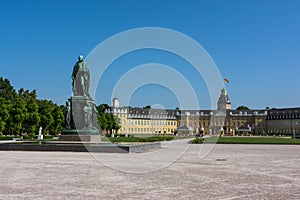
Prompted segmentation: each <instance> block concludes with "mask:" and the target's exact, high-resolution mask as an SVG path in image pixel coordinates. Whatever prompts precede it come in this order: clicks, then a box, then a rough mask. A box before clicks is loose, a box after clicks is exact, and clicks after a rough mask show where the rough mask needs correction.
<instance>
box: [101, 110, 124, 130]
mask: <svg viewBox="0 0 300 200" xmlns="http://www.w3.org/2000/svg"><path fill="white" fill-rule="evenodd" d="M96 109H97V111H98V114H97V119H98V123H99V125H100V127H101V129H102V130H112V129H114V130H119V129H120V119H119V118H118V117H117V116H115V115H113V114H111V113H106V112H105V111H106V110H110V109H111V108H110V106H109V105H107V104H101V105H99V106H96Z"/></svg>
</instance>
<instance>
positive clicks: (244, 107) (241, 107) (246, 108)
mask: <svg viewBox="0 0 300 200" xmlns="http://www.w3.org/2000/svg"><path fill="white" fill-rule="evenodd" d="M236 110H250V109H249V108H248V107H247V106H239V107H237V108H236Z"/></svg>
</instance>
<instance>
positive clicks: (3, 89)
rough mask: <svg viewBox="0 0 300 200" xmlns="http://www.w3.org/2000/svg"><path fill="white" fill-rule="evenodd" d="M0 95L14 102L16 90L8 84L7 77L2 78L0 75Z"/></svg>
mask: <svg viewBox="0 0 300 200" xmlns="http://www.w3.org/2000/svg"><path fill="white" fill-rule="evenodd" d="M0 97H3V98H4V99H6V100H9V101H11V102H15V100H16V98H17V93H16V90H15V89H14V88H13V86H12V85H11V84H10V81H9V80H8V79H3V78H2V77H0Z"/></svg>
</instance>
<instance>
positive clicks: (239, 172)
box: [0, 140, 300, 200]
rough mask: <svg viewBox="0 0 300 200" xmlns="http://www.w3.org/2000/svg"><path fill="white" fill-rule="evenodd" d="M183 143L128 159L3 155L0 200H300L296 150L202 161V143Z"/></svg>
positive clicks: (229, 153)
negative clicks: (200, 152) (200, 154)
mask: <svg viewBox="0 0 300 200" xmlns="http://www.w3.org/2000/svg"><path fill="white" fill-rule="evenodd" d="M186 143H187V140H181V141H179V142H177V143H176V142H173V144H174V145H173V146H169V145H168V143H165V144H163V148H162V149H161V150H157V151H152V152H145V153H131V154H105V153H93V154H91V153H75V152H37V151H35V152H29V151H27V152H26V151H1V152H0V159H1V162H0V170H1V175H0V179H1V180H0V199H18V200H20V199H299V198H300V167H299V166H300V146H295V145H290V146H288V145H228V144H227V145H221V144H218V145H215V146H214V148H213V149H212V151H211V152H210V153H209V154H208V155H207V156H206V157H204V158H200V157H199V149H201V146H202V145H201V144H196V145H187V144H186ZM181 146H185V147H187V148H185V149H184V151H182V149H180V147H181ZM178 149H180V151H182V152H181V154H180V153H179V151H176V150H178ZM175 154H178V155H175ZM179 154H180V155H179ZM153 166H154V167H153Z"/></svg>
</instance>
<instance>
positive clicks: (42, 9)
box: [0, 0, 300, 109]
mask: <svg viewBox="0 0 300 200" xmlns="http://www.w3.org/2000/svg"><path fill="white" fill-rule="evenodd" d="M299 10H300V1H298V0H294V1H292V0H288V1H286V0H281V1H278V0H274V1H269V0H265V1H261V0H258V1H256V0H249V1H247V0H244V1H240V0H227V1H223V0H219V1H213V0H210V1H201V0H195V1H183V0H182V1H175V0H165V1H161V0H157V1H156V0H151V1H150V0H149V1H145V0H136V1H134V0H127V1H121V0H120V1H112V0H109V1H91V0H87V1H83V0H82V1H79V0H72V1H71V0H69V1H65V0H51V1H47V0H44V1H38V0H36V1H21V0H20V1H16V0H1V1H0V55H1V62H0V76H3V77H5V78H8V79H9V80H10V81H11V83H12V85H13V86H14V87H15V88H16V89H18V88H21V87H23V88H25V89H29V90H33V89H36V90H37V92H38V97H39V98H42V99H44V98H46V99H50V100H53V101H54V102H56V103H58V104H64V102H65V101H66V100H67V98H68V97H69V96H70V95H71V73H72V68H73V66H74V64H75V62H76V61H77V56H78V55H80V54H82V55H84V56H87V55H88V54H89V53H90V51H91V50H92V49H93V48H95V47H96V46H97V45H98V44H99V43H100V42H102V41H104V40H106V39H107V38H109V37H111V36H113V35H115V34H117V33H120V32H122V31H126V30H129V29H133V28H140V27H164V28H168V29H173V30H176V31H179V32H181V33H184V34H186V35H188V36H189V37H191V38H193V39H194V40H196V41H197V42H198V43H199V44H201V45H202V46H203V47H204V48H205V49H206V51H207V52H208V53H209V55H210V56H211V58H212V59H213V60H214V62H215V63H216V65H217V67H218V69H219V71H220V73H221V75H222V77H226V78H227V79H228V80H229V81H230V82H229V83H228V84H225V85H226V88H227V90H228V93H229V97H230V99H231V102H232V107H233V108H236V107H237V106H239V105H246V106H248V107H250V108H253V109H254V108H256V109H259V108H265V107H266V106H269V107H277V108H279V107H299V106H300V92H299V75H300V12H299ZM153 62H156V63H163V64H168V66H171V67H174V68H175V69H177V70H178V71H180V73H181V74H183V75H184V76H185V77H186V78H187V79H188V80H189V81H190V82H191V84H192V86H193V88H194V90H195V92H196V93H197V96H198V98H199V99H200V102H201V105H200V107H201V108H203V109H207V108H209V107H210V104H209V101H208V98H207V88H206V86H205V84H204V82H203V80H202V78H201V77H198V76H196V75H195V73H194V72H193V70H191V69H188V67H185V66H188V65H189V64H188V63H186V62H185V61H184V60H182V59H180V58H178V57H176V56H174V55H172V54H169V53H166V52H162V51H156V50H144V51H137V52H132V53H130V54H128V55H125V56H122V57H121V58H120V59H118V60H116V61H115V62H114V63H113V64H112V66H111V67H110V68H109V69H108V70H107V72H106V76H105V77H104V78H103V79H102V80H101V81H100V83H99V85H98V90H97V95H96V97H95V99H96V103H97V104H100V103H108V104H110V101H111V100H110V98H111V96H110V90H111V89H112V85H114V84H115V83H116V82H117V81H118V79H119V78H120V77H121V76H122V74H124V73H126V72H127V71H128V70H130V69H131V68H133V67H135V66H137V65H140V64H144V63H153ZM121 66H122V67H121ZM180 69H181V70H180ZM120 101H121V105H122V100H121V99H120ZM154 104H161V105H163V106H164V107H167V108H175V107H176V106H178V100H177V99H176V95H174V94H172V92H171V91H170V90H169V89H168V88H165V87H162V86H159V85H157V84H152V85H151V84H149V85H145V86H143V87H141V88H139V89H138V90H136V92H134V94H133V96H132V98H131V101H130V105H131V106H133V107H135V106H145V105H154Z"/></svg>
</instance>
